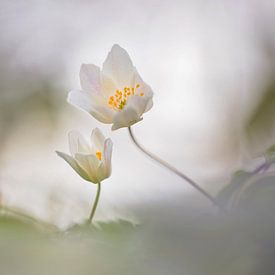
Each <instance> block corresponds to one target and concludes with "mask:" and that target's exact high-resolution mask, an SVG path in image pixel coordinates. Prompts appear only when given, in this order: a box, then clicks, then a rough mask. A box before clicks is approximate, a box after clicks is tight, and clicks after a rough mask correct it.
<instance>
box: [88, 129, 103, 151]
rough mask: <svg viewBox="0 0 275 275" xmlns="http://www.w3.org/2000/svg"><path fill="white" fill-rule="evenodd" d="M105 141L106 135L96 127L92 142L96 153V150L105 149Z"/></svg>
mask: <svg viewBox="0 0 275 275" xmlns="http://www.w3.org/2000/svg"><path fill="white" fill-rule="evenodd" d="M104 141H105V137H104V136H103V134H102V133H101V131H100V130H99V129H98V128H95V129H94V130H93V131H92V134H91V143H92V148H93V153H95V151H97V150H99V151H101V152H102V151H103V148H104Z"/></svg>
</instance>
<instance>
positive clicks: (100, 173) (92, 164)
mask: <svg viewBox="0 0 275 275" xmlns="http://www.w3.org/2000/svg"><path fill="white" fill-rule="evenodd" d="M69 147H70V152H71V156H70V155H67V154H65V153H62V152H56V153H57V154H58V155H59V156H60V157H61V158H63V159H64V160H65V161H66V162H68V163H69V164H70V166H71V167H72V168H73V169H74V170H75V171H76V172H77V173H78V174H79V175H80V176H81V177H82V178H83V179H85V180H87V181H90V182H93V183H99V182H101V181H102V180H104V179H106V178H108V177H109V176H110V175H111V157H112V147H113V143H112V141H111V139H109V138H108V139H105V137H104V136H103V135H102V133H101V132H100V130H99V129H98V128H95V129H94V130H93V131H92V134H91V144H89V143H88V142H86V140H85V139H84V138H83V137H82V136H81V134H80V133H78V132H77V131H71V132H70V133H69Z"/></svg>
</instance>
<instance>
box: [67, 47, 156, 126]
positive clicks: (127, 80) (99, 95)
mask: <svg viewBox="0 0 275 275" xmlns="http://www.w3.org/2000/svg"><path fill="white" fill-rule="evenodd" d="M80 84H81V90H80V91H71V92H70V93H69V95H68V102H69V103H70V104H72V105H74V106H76V107H79V108H80V109H83V110H85V111H87V112H88V113H89V114H91V115H92V116H93V117H95V118H96V119H97V120H99V121H100V122H103V123H107V124H113V125H112V130H116V129H119V128H122V127H129V126H131V125H133V124H135V123H137V122H139V121H141V120H142V115H143V113H145V112H147V111H149V110H150V109H151V108H152V106H153V101H152V97H153V92H152V89H151V88H150V86H148V85H147V84H146V83H145V82H144V81H143V80H142V78H141V77H140V75H139V74H138V72H137V69H136V68H135V67H134V66H133V63H132V61H131V59H130V57H129V55H128V53H127V52H126V51H125V50H124V49H123V48H121V47H120V46H119V45H114V46H113V47H112V49H111V51H110V52H109V54H108V56H107V58H106V60H105V62H104V64H103V67H102V70H100V68H99V67H97V66H95V65H92V64H82V66H81V69H80Z"/></svg>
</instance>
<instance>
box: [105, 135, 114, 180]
mask: <svg viewBox="0 0 275 275" xmlns="http://www.w3.org/2000/svg"><path fill="white" fill-rule="evenodd" d="M112 150H113V142H112V140H111V139H110V138H108V139H106V140H105V142H104V153H103V164H104V171H105V175H106V177H110V175H111V172H112V167H111V159H112Z"/></svg>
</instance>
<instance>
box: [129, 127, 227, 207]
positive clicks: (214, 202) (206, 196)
mask: <svg viewBox="0 0 275 275" xmlns="http://www.w3.org/2000/svg"><path fill="white" fill-rule="evenodd" d="M128 131H129V134H130V137H131V139H132V141H133V142H134V144H135V145H136V146H137V147H138V148H139V150H141V151H142V152H143V153H144V154H145V155H147V156H148V157H149V158H151V159H153V160H154V161H156V162H158V163H159V164H161V165H162V166H164V167H165V168H167V169H168V170H170V171H171V172H173V173H175V174H176V175H178V176H179V177H181V178H182V179H184V180H185V181H187V182H188V183H189V184H190V185H191V186H193V187H194V188H195V189H196V190H197V191H199V192H200V193H201V194H202V195H203V196H204V197H205V198H207V199H208V200H210V201H211V202H212V203H213V204H214V205H215V206H217V207H218V208H219V209H220V210H222V211H225V210H224V209H223V207H222V206H221V205H220V204H219V203H218V202H217V201H216V199H215V198H214V197H212V196H211V195H210V194H208V193H207V192H206V191H205V190H204V189H203V188H202V187H200V186H199V185H198V184H197V183H196V182H195V181H193V180H192V179H191V178H189V177H187V176H186V175H185V174H183V173H182V172H180V171H179V170H178V169H176V168H175V167H173V166H172V165H171V164H169V163H167V162H166V161H164V160H162V159H161V158H159V157H158V156H157V155H155V154H153V153H151V152H149V151H148V150H147V149H145V148H144V147H143V146H142V145H141V144H140V143H139V142H138V141H137V139H136V138H135V136H134V134H133V131H132V129H131V127H128Z"/></svg>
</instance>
